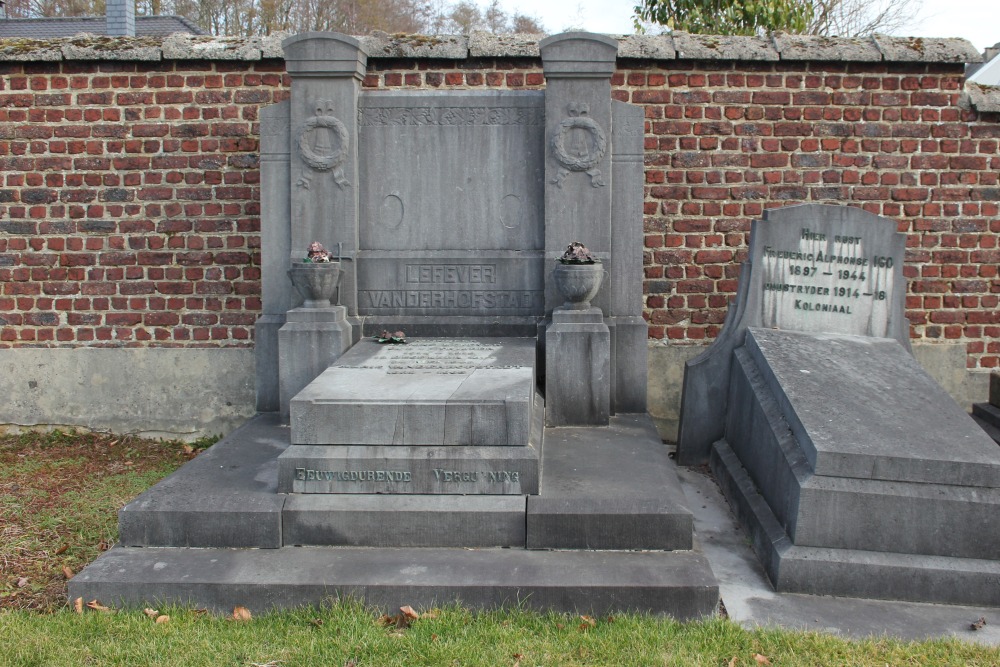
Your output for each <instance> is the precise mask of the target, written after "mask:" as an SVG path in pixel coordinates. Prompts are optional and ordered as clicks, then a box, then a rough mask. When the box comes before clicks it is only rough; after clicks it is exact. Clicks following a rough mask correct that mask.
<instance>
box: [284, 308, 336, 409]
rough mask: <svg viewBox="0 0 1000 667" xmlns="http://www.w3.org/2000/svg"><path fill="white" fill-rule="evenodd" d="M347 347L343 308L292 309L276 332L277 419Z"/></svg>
mask: <svg viewBox="0 0 1000 667" xmlns="http://www.w3.org/2000/svg"><path fill="white" fill-rule="evenodd" d="M349 347H351V325H350V323H348V321H347V308H345V307H344V306H330V307H328V308H293V309H292V310H290V311H288V315H287V316H286V321H285V325H284V326H283V327H281V329H280V330H279V331H278V376H279V386H280V402H281V418H282V421H283V422H287V421H288V406H289V402H290V401H291V400H292V397H293V396H295V394H297V393H299V392H300V391H302V389H303V388H304V387H305V386H306V385H307V384H309V383H310V382H312V381H313V380H314V379H316V377H317V376H318V375H319V374H320V373H322V372H323V371H325V370H326V369H327V367H328V366H329V365H330V364H332V363H333V362H334V361H336V360H337V358H338V357H340V355H342V354H343V353H344V352H346V351H347V349H348V348H349Z"/></svg>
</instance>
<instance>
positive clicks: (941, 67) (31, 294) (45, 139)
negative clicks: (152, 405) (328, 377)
mask: <svg viewBox="0 0 1000 667" xmlns="http://www.w3.org/2000/svg"><path fill="white" fill-rule="evenodd" d="M0 73H2V76H0V165H2V183H0V186H2V187H0V286H2V290H0V346H4V347H11V346H21V345H46V346H49V345H51V346H79V345H103V346H111V345H126V346H152V345H157V346H168V345H169V346H223V345H237V346H247V345H252V341H251V335H252V324H253V321H254V319H255V318H256V316H257V314H258V313H259V309H260V301H259V294H260V284H259V268H258V267H259V251H258V246H259V234H258V232H259V220H258V217H257V214H258V213H257V211H258V204H259V187H258V177H259V174H258V154H257V149H258V142H257V137H258V126H257V122H256V121H257V110H258V108H259V106H261V105H266V104H270V103H272V102H276V101H280V100H281V99H284V98H285V97H286V96H287V84H288V81H287V79H286V78H285V77H284V76H283V64H282V62H281V61H280V60H261V61H255V62H254V61H251V62H246V61H236V62H225V61H206V62H199V61H185V60H179V61H164V62H162V63H155V64H143V63H120V64H118V63H108V62H104V63H101V62H83V61H79V62H77V61H64V62H55V63H51V64H46V63H30V64H16V63H0ZM543 85H544V79H543V77H542V74H541V67H540V63H539V62H538V60H537V59H534V58H467V59H461V60H428V59H392V58H384V59H373V60H371V61H370V64H369V73H368V75H367V76H366V77H365V79H364V82H363V86H364V87H365V89H366V90H379V89H414V90H415V89H421V88H423V89H449V88H451V89H463V88H471V89H487V88H498V87H502V88H518V89H525V88H529V89H530V88H540V87H542V86H543ZM962 85H963V79H962V66H961V65H960V64H943V63H892V62H877V63H846V64H845V63H842V62H836V61H831V62H818V63H807V62H742V61H724V60H720V61H712V60H703V61H697V60H664V61H651V60H642V61H640V60H621V61H620V69H619V71H618V72H617V73H616V74H615V76H614V78H613V80H612V87H613V95H614V96H615V97H616V98H617V99H620V100H622V101H628V102H632V103H635V104H640V105H643V106H644V107H645V110H646V118H647V119H648V120H647V127H646V175H645V178H646V187H645V192H646V198H645V222H644V224H645V245H646V249H645V265H646V282H645V295H644V296H645V305H646V311H645V312H646V316H647V317H648V319H649V322H650V336H651V337H652V338H655V339H668V340H670V341H671V342H674V343H691V344H700V343H704V342H707V340H708V339H711V338H713V337H714V336H715V335H716V334H717V333H718V331H719V328H720V327H721V325H722V322H723V319H724V317H725V311H726V305H727V303H728V300H729V298H730V297H731V296H732V295H733V294H734V293H735V289H736V282H737V278H738V275H739V263H740V262H741V261H742V260H743V259H744V257H745V252H746V243H747V239H748V235H749V228H750V220H751V219H753V218H756V217H759V216H760V215H761V213H762V212H763V210H764V209H766V208H769V207H773V206H783V205H787V204H794V203H801V202H824V203H837V204H849V205H854V206H860V207H862V208H864V209H866V210H868V211H871V212H873V213H877V214H880V215H884V216H887V217H890V218H893V219H896V220H898V221H899V229H900V231H901V232H903V233H906V234H907V235H908V240H907V246H908V251H907V263H906V266H905V275H906V277H907V279H908V281H909V291H908V297H907V316H908V317H909V318H910V320H911V322H912V323H913V327H912V337H913V338H914V339H915V340H923V341H939V340H941V341H944V340H947V341H951V342H961V343H964V344H965V345H966V349H967V352H968V366H969V367H970V368H994V367H997V366H998V362H1000V308H998V307H997V306H998V299H1000V278H998V276H997V264H998V262H1000V249H998V247H997V240H998V236H1000V211H998V208H1000V183H998V176H1000V154H998V142H1000V114H997V113H982V114H980V113H977V112H976V111H974V110H970V109H968V108H966V107H967V105H965V104H964V98H963V95H962Z"/></svg>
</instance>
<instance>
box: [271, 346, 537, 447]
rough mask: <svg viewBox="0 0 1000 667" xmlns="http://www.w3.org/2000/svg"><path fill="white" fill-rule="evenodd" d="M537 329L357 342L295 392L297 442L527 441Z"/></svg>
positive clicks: (520, 443)
mask: <svg viewBox="0 0 1000 667" xmlns="http://www.w3.org/2000/svg"><path fill="white" fill-rule="evenodd" d="M534 360H535V341H534V340H533V339H508V338H493V339H489V338H484V339H467V340H451V339H414V340H413V341H411V342H410V343H408V344H406V345H379V344H378V343H375V342H373V341H370V340H364V341H361V342H359V343H358V344H357V345H355V346H354V347H353V348H352V349H351V350H350V351H349V352H348V353H347V354H345V355H344V356H343V357H341V358H340V359H339V360H338V361H337V363H336V364H334V365H333V366H331V367H330V368H329V369H328V370H327V371H325V372H324V373H323V374H322V375H320V377H319V378H317V379H316V381H315V382H313V383H312V384H311V385H309V386H308V387H307V388H306V389H304V390H303V391H302V392H301V393H300V394H299V395H298V396H296V397H295V399H293V400H292V405H291V412H292V442H294V443H295V444H318V445H389V446H391V445H432V446H441V445H452V446H458V445H480V446H489V447H497V446H512V447H518V446H524V445H525V444H527V441H528V434H529V431H530V428H531V426H530V424H531V412H532V405H531V403H532V396H533V393H534V386H533V378H534V370H533V369H534Z"/></svg>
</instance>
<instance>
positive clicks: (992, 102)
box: [965, 83, 1000, 113]
mask: <svg viewBox="0 0 1000 667" xmlns="http://www.w3.org/2000/svg"><path fill="white" fill-rule="evenodd" d="M965 92H966V94H968V96H969V101H970V102H971V103H972V106H973V107H974V108H975V109H976V111H979V112H980V113H997V112H1000V86H984V85H983V84H981V83H967V84H965Z"/></svg>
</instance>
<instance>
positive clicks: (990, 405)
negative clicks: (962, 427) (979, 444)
mask: <svg viewBox="0 0 1000 667" xmlns="http://www.w3.org/2000/svg"><path fill="white" fill-rule="evenodd" d="M972 418H973V419H975V420H976V421H977V422H978V423H979V425H980V426H981V427H982V428H983V430H984V431H986V433H987V434H989V436H990V437H991V438H993V440H995V441H996V442H997V443H998V444H1000V371H993V372H992V373H990V394H989V401H988V402H986V403H976V404H975V405H973V406H972Z"/></svg>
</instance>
